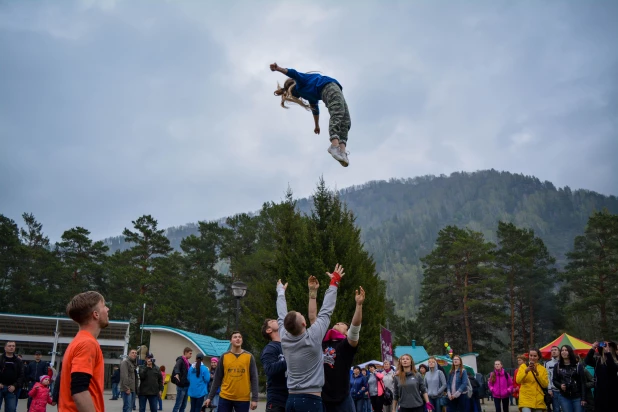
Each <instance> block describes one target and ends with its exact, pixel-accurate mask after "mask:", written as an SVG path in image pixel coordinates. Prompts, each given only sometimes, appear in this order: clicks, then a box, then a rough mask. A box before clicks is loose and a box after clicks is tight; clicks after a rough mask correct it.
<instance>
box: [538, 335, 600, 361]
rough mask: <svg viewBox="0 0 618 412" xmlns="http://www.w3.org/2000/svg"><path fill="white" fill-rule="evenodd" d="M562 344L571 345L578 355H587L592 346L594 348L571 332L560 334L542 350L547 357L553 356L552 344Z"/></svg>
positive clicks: (560, 345)
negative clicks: (570, 333)
mask: <svg viewBox="0 0 618 412" xmlns="http://www.w3.org/2000/svg"><path fill="white" fill-rule="evenodd" d="M562 345H569V346H570V347H572V348H573V350H574V351H575V353H576V354H578V355H580V356H581V355H587V354H588V351H589V350H590V348H592V344H591V343H588V342H586V341H583V340H581V339H577V338H575V337H573V336H571V335H569V334H566V333H563V334H562V335H560V336H558V338H557V339H556V340H554V341H553V342H550V343H548V344H547V345H545V346H543V347H542V348H541V349H540V350H541V354H542V355H543V357H544V358H545V359H549V358H551V348H552V346H557V347H559V348H560V347H562Z"/></svg>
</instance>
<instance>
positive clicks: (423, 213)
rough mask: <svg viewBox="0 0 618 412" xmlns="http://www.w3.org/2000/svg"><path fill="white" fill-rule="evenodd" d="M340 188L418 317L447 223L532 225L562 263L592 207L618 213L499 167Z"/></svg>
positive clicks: (173, 231)
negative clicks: (426, 264)
mask: <svg viewBox="0 0 618 412" xmlns="http://www.w3.org/2000/svg"><path fill="white" fill-rule="evenodd" d="M339 193H340V196H341V198H342V199H343V200H344V201H345V202H346V204H347V205H348V207H349V208H350V209H351V210H352V211H353V212H354V214H355V215H356V216H357V221H356V223H357V225H358V226H359V227H360V228H361V229H362V236H363V240H364V242H365V248H366V249H367V251H369V252H370V253H371V254H372V255H373V257H374V259H375V261H376V264H377V269H378V271H379V272H380V274H381V276H382V278H383V279H385V280H386V281H387V285H388V288H387V290H388V293H389V295H390V296H391V297H392V298H393V299H394V300H395V302H396V303H397V306H398V309H399V312H400V313H401V314H405V315H413V314H414V313H415V309H416V307H417V305H418V294H419V289H420V281H421V276H422V273H421V269H420V262H419V258H420V257H422V256H425V255H426V254H427V253H429V252H430V251H431V250H432V248H433V244H434V242H435V240H436V237H437V234H438V231H439V230H440V229H442V228H443V227H444V226H446V225H458V226H465V227H469V228H471V229H473V230H477V231H480V232H483V233H484V234H485V236H486V237H487V238H488V239H489V240H492V241H495V230H496V228H497V225H498V221H500V220H503V221H508V222H513V223H514V224H515V225H517V226H520V227H526V228H531V229H533V230H534V231H535V232H536V234H537V235H539V236H540V237H541V238H542V239H543V240H544V241H545V243H546V244H547V247H548V248H549V250H550V252H551V253H552V254H553V255H554V256H555V257H556V258H557V259H558V264H559V265H560V266H562V265H563V264H564V262H565V254H566V253H567V252H568V251H569V250H571V248H572V245H573V239H574V238H575V236H577V235H579V234H581V233H582V232H583V230H584V227H585V225H586V222H587V220H588V217H589V216H590V214H591V212H592V211H594V210H602V209H603V208H607V209H608V210H609V211H610V212H611V213H618V199H617V198H616V196H604V195H601V194H598V193H595V192H591V191H588V190H576V191H571V189H570V188H569V187H564V188H556V187H555V186H554V185H553V184H552V183H551V182H547V181H546V182H541V181H540V180H539V179H537V178H535V177H531V176H523V175H517V174H512V173H508V172H497V171H495V170H488V171H479V172H474V173H464V172H462V173H453V174H451V175H450V176H445V175H442V176H422V177H417V178H413V179H392V180H390V181H388V182H386V181H375V182H369V183H366V184H364V185H360V186H355V187H351V188H347V189H343V190H341V191H339ZM298 207H299V209H300V210H301V211H303V212H305V213H309V212H310V207H311V199H301V200H299V201H298ZM223 221H224V219H222V220H221V222H223ZM195 233H197V225H196V224H193V223H192V224H188V225H185V226H180V227H172V228H169V229H167V232H166V235H167V237H168V238H169V239H170V241H171V244H172V246H173V247H174V248H176V249H179V245H180V241H181V240H182V239H183V238H184V237H186V236H188V235H191V234H195ZM105 243H106V244H107V245H108V246H109V247H110V249H111V250H112V251H114V250H117V249H125V248H127V246H128V245H127V244H125V243H124V240H123V238H122V236H119V237H114V238H108V239H105Z"/></svg>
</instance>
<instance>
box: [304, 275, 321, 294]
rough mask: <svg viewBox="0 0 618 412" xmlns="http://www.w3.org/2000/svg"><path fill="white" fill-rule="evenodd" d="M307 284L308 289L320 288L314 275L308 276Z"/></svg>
mask: <svg viewBox="0 0 618 412" xmlns="http://www.w3.org/2000/svg"><path fill="white" fill-rule="evenodd" d="M307 285H308V286H309V290H310V291H312V290H318V289H319V288H320V282H318V278H316V277H315V276H309V280H308V281H307Z"/></svg>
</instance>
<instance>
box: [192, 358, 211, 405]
mask: <svg viewBox="0 0 618 412" xmlns="http://www.w3.org/2000/svg"><path fill="white" fill-rule="evenodd" d="M187 378H189V396H190V397H192V398H202V397H204V396H206V395H208V382H210V371H209V370H208V368H207V367H206V366H204V364H202V365H201V366H200V376H199V377H198V376H197V369H195V366H191V367H190V368H189V373H188V374H187Z"/></svg>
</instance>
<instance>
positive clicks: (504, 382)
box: [489, 360, 513, 412]
mask: <svg viewBox="0 0 618 412" xmlns="http://www.w3.org/2000/svg"><path fill="white" fill-rule="evenodd" d="M489 390H490V391H491V396H493V398H494V404H495V405H496V412H507V411H508V410H509V397H510V396H511V392H512V391H513V380H512V379H511V377H510V376H509V374H508V373H507V372H506V371H505V370H504V368H503V367H502V362H500V361H499V360H497V361H496V362H494V371H493V372H492V373H491V376H490V377H489ZM500 406H502V409H501V408H500Z"/></svg>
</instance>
